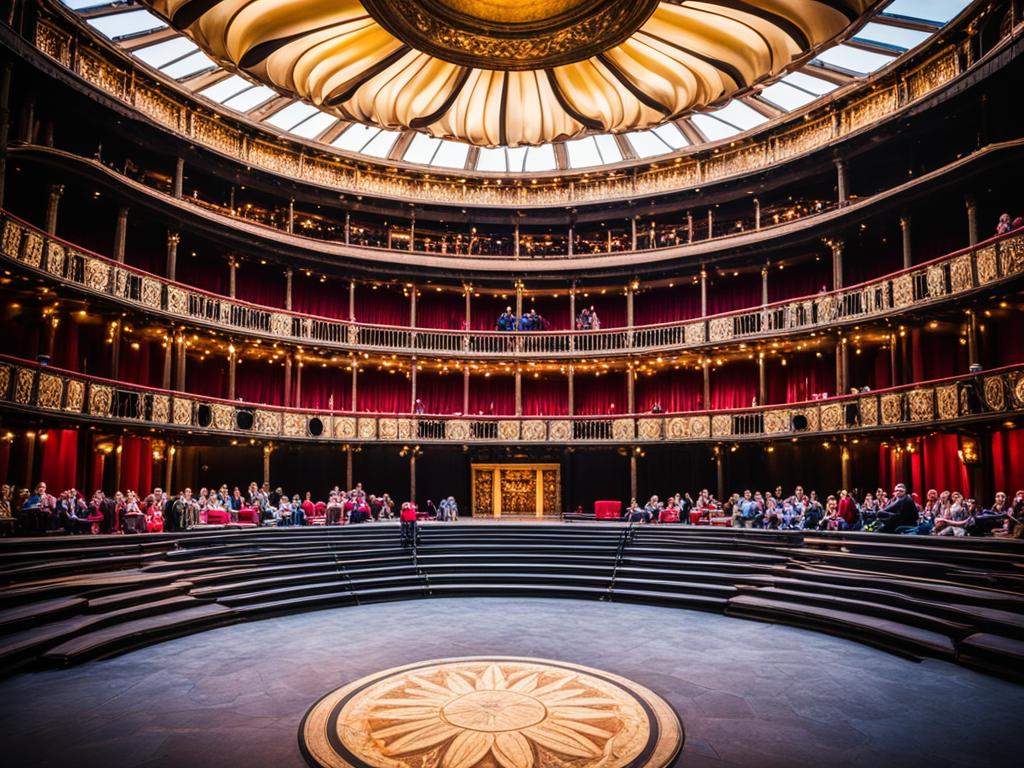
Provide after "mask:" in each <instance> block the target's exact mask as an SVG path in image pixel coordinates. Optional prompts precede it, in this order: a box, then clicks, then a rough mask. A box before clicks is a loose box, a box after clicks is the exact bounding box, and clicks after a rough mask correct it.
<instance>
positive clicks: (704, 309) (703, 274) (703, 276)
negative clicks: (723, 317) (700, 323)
mask: <svg viewBox="0 0 1024 768" xmlns="http://www.w3.org/2000/svg"><path fill="white" fill-rule="evenodd" d="M700 316H701V317H707V316H708V271H707V270H706V269H704V267H701V268H700Z"/></svg>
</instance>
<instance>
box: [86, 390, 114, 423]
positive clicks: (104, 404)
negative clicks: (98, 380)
mask: <svg viewBox="0 0 1024 768" xmlns="http://www.w3.org/2000/svg"><path fill="white" fill-rule="evenodd" d="M113 407H114V390H113V389H111V388H110V387H107V386H103V385H102V384H93V385H92V386H91V387H89V414H90V415H92V416H109V415H110V412H111V409H112V408H113Z"/></svg>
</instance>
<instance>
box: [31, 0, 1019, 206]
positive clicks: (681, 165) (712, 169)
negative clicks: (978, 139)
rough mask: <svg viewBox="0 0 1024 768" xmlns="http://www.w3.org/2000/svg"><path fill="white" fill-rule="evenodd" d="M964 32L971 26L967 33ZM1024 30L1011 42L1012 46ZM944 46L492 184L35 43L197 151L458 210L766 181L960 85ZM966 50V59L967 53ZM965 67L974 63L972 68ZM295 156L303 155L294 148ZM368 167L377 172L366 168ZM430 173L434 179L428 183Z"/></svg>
mask: <svg viewBox="0 0 1024 768" xmlns="http://www.w3.org/2000/svg"><path fill="white" fill-rule="evenodd" d="M964 26H966V22H965V24H964ZM1016 32H1017V29H1016V28H1014V27H1012V26H1011V28H1010V29H1009V30H1008V33H1007V34H1008V36H1011V35H1013V34H1016ZM948 39H949V38H948V36H936V42H935V44H934V45H933V46H932V48H933V49H934V50H931V51H929V52H928V53H927V54H923V55H922V54H915V55H912V56H909V57H907V58H906V59H905V60H900V61H898V62H897V63H896V64H894V65H893V66H891V67H888V68H886V69H885V70H883V71H881V72H879V73H877V74H876V75H875V76H872V77H869V78H866V79H865V80H864V81H863V82H862V83H859V84H858V85H857V86H856V87H854V88H851V89H850V91H849V92H848V93H844V94H843V95H842V96H841V97H834V98H832V99H829V100H828V101H827V102H826V103H825V104H812V105H811V106H809V107H808V108H807V109H802V110H797V111H794V112H793V113H791V114H789V115H787V116H786V117H785V118H783V119H781V120H778V121H770V122H769V124H768V125H767V126H765V127H763V128H761V129H759V130H757V131H756V132H754V133H753V135H752V136H751V137H750V138H746V139H744V138H741V139H739V140H737V139H733V140H730V141H728V142H720V143H719V144H718V145H716V144H712V145H710V147H709V148H703V147H702V148H700V149H698V150H693V149H690V150H684V151H682V152H678V153H673V154H669V155H667V156H663V157H658V158H652V160H651V161H650V162H648V163H646V164H642V165H636V166H635V167H631V168H628V169H626V170H627V171H628V172H623V169H622V168H621V167H619V168H618V169H617V171H618V172H617V173H615V174H613V175H612V176H611V177H606V176H604V175H601V174H595V173H594V172H593V170H592V169H590V170H589V171H586V172H583V171H581V172H579V173H573V172H572V171H566V170H559V171H557V172H552V173H550V174H546V173H545V174H535V175H534V176H531V177H530V178H528V179H525V178H524V179H521V180H520V179H507V178H506V179H504V180H503V183H501V184H495V183H494V182H493V180H492V179H491V178H488V176H487V175H486V174H470V175H469V176H467V173H466V172H465V171H460V172H451V171H445V170H443V169H440V170H439V169H435V168H430V169H422V168H415V167H410V166H408V165H407V164H401V163H399V164H398V170H400V171H404V172H402V173H394V172H393V171H394V170H395V169H393V168H389V167H387V164H384V163H379V162H378V161H376V160H375V159H373V158H366V157H363V158H361V159H357V158H356V157H346V156H344V155H343V154H341V153H339V154H338V155H337V156H333V155H332V153H330V152H328V151H321V150H318V149H317V148H316V147H315V145H312V144H308V143H306V142H303V141H301V140H299V139H297V138H296V137H294V136H288V137H287V139H288V142H289V143H290V144H291V145H292V146H287V145H285V144H284V143H283V142H282V141H281V139H280V138H279V137H277V136H275V134H274V133H273V132H271V131H269V130H267V129H266V128H263V127H261V126H258V125H257V124H254V123H253V122H251V121H248V120H246V119H245V118H242V117H240V116H238V115H235V114H233V113H231V112H229V111H228V110H217V111H214V110H213V109H212V108H211V107H209V106H208V105H200V104H199V103H198V102H196V101H194V100H192V99H190V98H189V97H188V96H187V95H186V94H185V93H183V92H181V91H178V92H177V93H168V91H169V90H170V91H174V90H176V89H177V86H176V84H175V83H174V82H173V81H170V80H167V79H166V78H162V77H160V76H159V75H155V74H153V73H152V72H151V71H149V70H147V69H145V68H143V67H140V66H138V65H136V64H135V63H134V62H133V61H132V60H131V59H130V58H128V57H127V56H126V55H125V54H124V53H122V52H120V51H118V50H116V49H114V48H113V47H112V46H111V44H110V43H108V42H106V41H104V40H103V39H102V38H100V37H99V36H98V35H96V34H95V33H94V32H92V31H91V30H89V29H88V28H87V27H85V26H84V25H82V24H81V23H79V22H77V21H76V20H75V19H74V18H73V16H72V14H71V13H70V12H68V11H63V10H62V9H51V10H50V12H49V13H48V14H47V15H46V16H45V17H43V16H41V17H40V18H39V20H38V22H37V23H36V25H35V30H34V33H33V34H32V37H31V39H30V40H29V41H28V42H29V43H30V44H31V45H33V46H35V47H36V48H37V49H38V50H39V51H41V52H42V53H43V54H45V55H46V56H47V57H49V58H50V59H52V60H53V61H55V62H57V63H58V64H60V65H61V66H63V67H65V68H66V69H68V70H69V71H71V72H73V73H74V74H75V75H77V76H78V77H80V78H82V80H84V81H85V82H87V83H88V84H89V85H90V86H92V87H93V88H95V89H97V90H98V91H100V92H102V93H104V94H106V95H107V96H109V97H112V98H114V99H116V100H118V101H120V102H123V103H124V104H125V105H127V106H129V107H131V108H133V109H135V110H136V111H138V112H139V113H141V114H142V115H144V116H145V117H146V118H147V119H149V120H150V121H152V122H154V123H156V124H157V125H159V126H161V127H162V128H164V129H166V130H169V131H171V132H173V133H175V134H177V135H180V136H184V137H186V138H187V139H188V140H189V141H190V142H193V143H195V144H198V145H200V146H203V147H205V148H206V149H209V150H211V151H213V152H216V153H218V154H220V155H223V156H226V157H228V158H231V159H233V160H236V161H238V162H240V163H242V164H244V165H246V166H251V167H255V168H259V169H261V170H264V171H269V172H271V173H275V174H280V175H284V176H287V177H288V178H289V179H293V180H294V179H298V180H301V181H304V182H307V183H309V184H312V185H316V186H320V187H324V188H329V189H332V190H336V191H339V192H344V193H352V194H360V195H377V196H380V197H386V198H391V199H396V200H406V201H410V202H433V203H450V204H453V205H460V206H486V207H490V206H512V207H517V208H524V207H532V206H538V207H548V206H556V205H574V204H575V205H578V204H585V203H590V202H600V201H606V200H623V199H636V198H637V197H643V196H645V195H655V194H660V193H664V192H674V191H678V190H683V189H692V188H696V187H700V186H702V185H707V184H710V183H713V182H716V181H720V180H723V179H728V178H732V177H737V176H741V175H743V174H747V173H751V172H755V171H761V170H764V169H766V168H770V167H773V166H776V165H778V164H779V163H783V162H786V161H789V160H792V159H794V158H797V157H800V156H802V155H805V154H807V153H809V152H812V151H815V150H818V149H822V148H825V147H828V146H830V145H832V144H834V143H835V142H836V141H838V140H841V139H843V138H845V137H847V136H850V135H852V134H855V133H857V132H859V131H861V130H864V129H866V128H869V127H871V126H873V125H875V124H876V123H878V122H879V121H880V120H883V119H886V118H889V117H892V116H894V115H896V114H898V113H899V112H901V111H902V110H903V109H905V108H906V107H908V106H909V105H911V104H914V103H915V102H918V101H920V100H921V99H922V98H924V97H926V96H928V95H929V94H931V93H933V92H935V91H937V90H938V89H940V88H942V87H944V86H946V85H947V84H949V83H950V82H952V81H953V80H955V79H956V78H957V77H958V76H959V75H961V74H962V73H963V72H964V71H965V68H964V63H963V62H962V61H961V49H960V48H959V47H958V46H956V45H951V44H949V43H948V42H947V41H948ZM968 50H969V48H968ZM967 63H968V64H971V65H973V64H976V63H977V62H974V61H970V60H968V62H967ZM293 147H294V148H293ZM368 163H371V164H370V165H368ZM424 170H427V171H429V172H428V173H427V174H426V175H424Z"/></svg>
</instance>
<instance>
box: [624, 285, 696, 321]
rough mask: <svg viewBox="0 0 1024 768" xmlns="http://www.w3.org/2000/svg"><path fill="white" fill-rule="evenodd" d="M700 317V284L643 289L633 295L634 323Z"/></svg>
mask: <svg viewBox="0 0 1024 768" xmlns="http://www.w3.org/2000/svg"><path fill="white" fill-rule="evenodd" d="M695 317H700V286H699V285H694V284H693V283H692V282H686V283H683V284H677V285H676V286H675V287H673V288H653V289H645V290H643V291H641V292H640V293H638V294H637V295H636V296H634V297H633V323H634V325H657V324H658V323H674V322H678V321H679V320H689V319H691V318H695Z"/></svg>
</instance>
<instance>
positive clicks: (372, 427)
mask: <svg viewBox="0 0 1024 768" xmlns="http://www.w3.org/2000/svg"><path fill="white" fill-rule="evenodd" d="M357 423H358V430H359V432H358V434H359V439H360V440H373V439H374V438H376V437H377V420H376V419H374V418H362V417H360V418H359V420H358V422H357Z"/></svg>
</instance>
